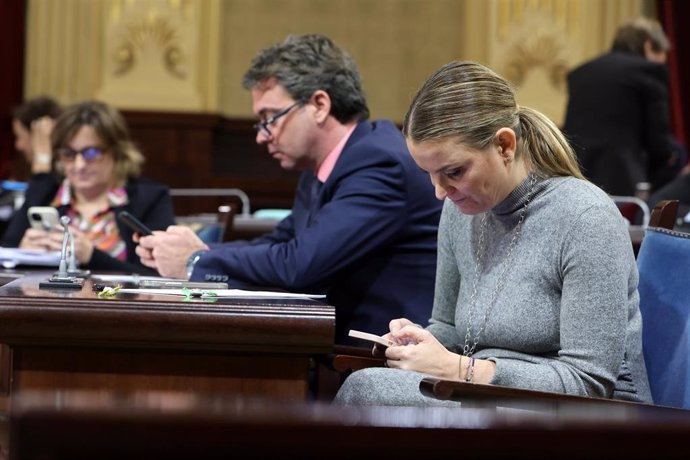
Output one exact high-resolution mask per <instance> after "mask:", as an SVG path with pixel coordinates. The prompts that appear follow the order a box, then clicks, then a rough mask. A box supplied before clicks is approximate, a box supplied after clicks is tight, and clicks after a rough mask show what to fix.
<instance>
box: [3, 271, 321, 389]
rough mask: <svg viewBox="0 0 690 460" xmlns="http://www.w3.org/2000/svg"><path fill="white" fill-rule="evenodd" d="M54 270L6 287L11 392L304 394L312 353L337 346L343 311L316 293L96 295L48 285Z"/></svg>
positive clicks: (88, 284)
mask: <svg viewBox="0 0 690 460" xmlns="http://www.w3.org/2000/svg"><path fill="white" fill-rule="evenodd" d="M46 276H47V274H45V273H43V274H32V275H29V276H27V277H25V278H22V279H19V280H16V281H13V282H11V283H9V284H7V285H5V286H3V287H0V343H5V344H8V345H9V346H10V347H11V349H12V351H13V356H12V383H11V391H12V393H16V392H17V391H22V390H27V389H43V390H47V389H111V390H123V391H136V390H174V391H198V392H220V393H233V394H245V395H268V396H271V397H278V398H288V399H303V398H304V397H305V396H306V392H307V379H308V373H309V366H310V359H311V357H312V356H314V355H317V354H322V353H329V352H330V351H331V350H332V347H333V336H334V329H335V311H334V309H333V307H331V306H328V305H325V304H322V303H320V302H317V301H314V300H293V299H289V300H284V299H283V300H255V299H242V300H239V299H237V300H231V301H230V300H227V299H223V300H219V301H218V302H215V303H208V302H204V301H191V302H184V301H183V300H182V299H180V298H177V297H172V296H162V295H159V296H149V295H147V296H144V295H120V296H118V298H116V299H108V300H105V299H98V297H97V295H96V294H95V293H94V292H92V291H91V282H90V281H87V282H86V284H85V286H84V289H83V290H82V291H76V292H75V291H71V290H42V289H39V288H38V283H39V282H40V281H41V280H44V279H45V278H46Z"/></svg>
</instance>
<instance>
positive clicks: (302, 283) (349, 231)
mask: <svg viewBox="0 0 690 460" xmlns="http://www.w3.org/2000/svg"><path fill="white" fill-rule="evenodd" d="M243 85H244V87H245V88H246V89H248V90H249V91H250V93H251V96H252V102H253V111H254V113H255V114H256V116H257V117H258V118H259V120H260V121H259V123H257V124H256V126H255V127H256V130H257V134H256V141H257V142H258V143H260V144H264V145H266V146H267V148H268V152H269V154H270V155H271V156H272V157H273V158H275V159H276V160H277V161H279V162H280V165H281V167H283V168H284V169H287V170H298V171H302V174H301V178H300V181H299V185H298V188H297V192H296V196H295V200H294V204H293V207H292V213H291V215H290V216H289V217H287V218H286V219H284V220H283V221H282V222H281V223H280V224H279V225H278V226H277V228H276V229H275V230H274V231H273V232H271V233H269V234H267V235H265V236H263V237H260V238H257V239H255V240H252V241H249V242H243V243H236V242H232V243H225V244H220V245H215V246H211V247H210V248H209V247H208V246H206V245H204V244H203V243H202V242H201V241H200V240H199V239H198V238H197V237H196V236H195V235H194V234H193V232H191V231H190V230H188V229H185V228H182V227H172V228H171V229H169V230H168V231H167V232H165V233H158V234H154V235H153V236H147V237H144V238H141V240H140V245H139V247H138V248H137V253H138V254H139V255H140V256H141V257H142V262H143V263H144V264H145V265H148V266H150V267H154V268H156V269H158V271H159V272H160V273H161V274H162V275H163V276H173V277H178V278H188V277H191V279H194V280H207V281H227V282H229V284H230V286H231V287H237V286H243V285H253V286H272V287H277V288H281V289H285V290H289V291H297V292H309V293H326V294H327V299H328V302H329V303H330V304H332V305H334V306H335V308H336V342H337V343H352V342H350V339H348V330H349V329H350V328H353V329H359V330H364V331H366V332H372V333H383V332H385V331H386V330H388V322H389V320H390V318H394V317H397V316H400V315H410V316H411V318H412V319H413V320H416V321H419V322H420V323H424V322H426V321H427V320H428V319H429V314H430V312H431V307H432V301H433V290H434V279H435V268H436V232H437V230H438V222H439V217H440V210H441V204H440V203H439V202H438V201H437V200H435V199H434V196H433V193H432V191H433V188H432V185H431V183H430V181H429V180H428V178H427V177H426V176H425V174H424V173H423V172H422V171H421V170H420V169H419V168H418V167H417V166H416V165H415V163H414V161H413V160H412V157H411V156H410V154H409V152H408V150H407V147H406V145H405V140H404V138H403V136H402V134H401V132H400V131H399V129H398V128H397V127H396V126H395V125H394V124H393V123H391V122H389V121H367V118H368V116H369V109H368V108H367V104H366V100H365V97H364V94H363V91H362V87H361V82H360V76H359V74H358V72H357V69H356V67H355V64H354V63H353V61H352V60H351V58H350V57H349V56H348V55H347V54H346V53H344V52H343V51H342V50H340V49H339V48H338V47H337V46H336V45H335V44H334V43H333V42H332V41H331V40H330V39H329V38H327V37H324V36H322V35H305V36H290V37H288V38H287V39H286V40H285V41H284V42H282V43H279V44H276V45H274V46H272V47H270V48H267V49H265V50H263V51H262V52H260V53H259V54H258V55H257V56H256V57H255V58H254V60H253V61H252V65H251V68H250V69H249V70H248V71H247V73H246V74H245V76H244V82H243Z"/></svg>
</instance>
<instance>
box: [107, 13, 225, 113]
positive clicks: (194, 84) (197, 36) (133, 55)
mask: <svg viewBox="0 0 690 460" xmlns="http://www.w3.org/2000/svg"><path fill="white" fill-rule="evenodd" d="M102 1H104V2H106V3H108V5H109V6H110V8H108V9H107V13H106V14H104V15H103V20H104V24H103V34H104V47H103V52H104V53H103V54H104V67H103V84H102V85H101V87H100V89H99V92H98V94H97V97H98V98H101V99H104V100H106V101H109V102H111V103H114V104H116V105H117V106H118V107H122V108H127V109H150V108H154V109H158V110H184V111H189V110H215V109H217V104H218V99H217V91H218V79H219V78H220V75H219V74H218V50H219V42H218V40H219V30H220V19H219V14H218V12H219V11H220V5H221V0H137V1H132V0H102Z"/></svg>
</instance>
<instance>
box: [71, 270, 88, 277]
mask: <svg viewBox="0 0 690 460" xmlns="http://www.w3.org/2000/svg"><path fill="white" fill-rule="evenodd" d="M67 276H71V277H74V278H88V277H89V276H91V270H74V271H71V270H67Z"/></svg>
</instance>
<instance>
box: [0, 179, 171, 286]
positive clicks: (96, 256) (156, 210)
mask: <svg viewBox="0 0 690 460" xmlns="http://www.w3.org/2000/svg"><path fill="white" fill-rule="evenodd" d="M60 183H61V182H60V181H59V180H58V179H57V178H56V177H55V176H53V175H52V174H37V175H35V176H33V178H32V179H31V182H30V183H29V188H28V189H27V191H26V198H25V200H24V204H23V205H22V207H21V208H20V209H18V210H17V211H16V212H15V213H14V214H13V215H12V218H11V219H10V223H9V225H8V226H7V230H6V231H5V234H4V236H3V238H2V245H3V246H6V247H16V246H18V245H19V243H20V242H21V240H22V237H23V236H24V232H25V231H26V229H27V228H29V218H28V216H27V214H26V211H27V210H28V209H29V207H30V206H50V203H51V202H52V201H53V199H54V198H55V194H56V193H57V190H58V188H59V186H60ZM125 190H126V191H127V197H128V200H129V203H127V204H126V205H124V206H119V207H117V208H115V210H114V211H115V214H116V215H117V213H118V212H120V211H125V210H126V211H129V212H130V213H131V214H132V215H133V216H134V217H137V218H138V219H139V220H141V221H142V222H143V223H144V224H145V225H146V226H147V227H149V228H150V229H151V230H165V229H166V228H167V227H168V226H169V225H173V224H174V223H175V214H174V212H173V205H172V199H171V198H170V194H169V192H168V188H167V187H165V186H163V185H161V184H159V183H157V182H154V181H152V180H148V179H143V178H130V179H129V180H128V181H127V183H126V184H125ZM57 209H58V213H59V214H60V216H62V215H64V214H65V213H66V212H67V206H60V207H58V208H57ZM117 229H118V230H119V232H120V238H122V240H123V241H124V242H125V244H126V245H127V261H126V262H123V261H121V260H118V259H115V258H113V257H111V256H110V255H109V254H107V253H106V252H103V251H101V250H99V249H94V251H93V255H92V256H91V261H90V262H89V263H88V264H87V265H85V266H84V268H89V269H92V270H113V271H124V272H130V273H140V274H147V275H149V274H150V275H157V274H158V273H157V272H156V271H155V270H152V269H150V268H148V267H145V266H143V265H142V264H141V262H140V261H139V256H137V255H136V253H135V252H134V250H135V248H136V244H135V243H134V242H133V241H132V235H133V234H134V232H133V231H132V230H131V229H130V228H129V227H128V226H126V225H124V224H123V223H122V222H120V220H119V219H118V221H117Z"/></svg>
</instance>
